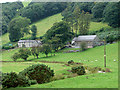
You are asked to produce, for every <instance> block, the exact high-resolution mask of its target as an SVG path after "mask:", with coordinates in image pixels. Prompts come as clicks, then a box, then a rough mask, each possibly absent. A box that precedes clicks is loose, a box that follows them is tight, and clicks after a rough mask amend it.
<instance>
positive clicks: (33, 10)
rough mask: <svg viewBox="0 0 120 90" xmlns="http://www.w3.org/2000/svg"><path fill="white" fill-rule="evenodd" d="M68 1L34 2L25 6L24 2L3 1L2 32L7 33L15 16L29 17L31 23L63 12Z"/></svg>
mask: <svg viewBox="0 0 120 90" xmlns="http://www.w3.org/2000/svg"><path fill="white" fill-rule="evenodd" d="M66 5H67V4H66V3H59V2H53V3H51V2H46V3H42V2H41V3H38V2H37V3H36V2H32V3H30V4H29V5H28V6H27V7H24V6H23V4H22V2H13V3H3V4H2V6H3V8H2V11H3V12H2V34H5V33H7V31H8V24H9V22H10V21H11V20H12V19H13V18H14V17H19V16H22V17H27V18H28V19H30V20H31V23H33V22H35V21H38V20H41V19H43V18H45V17H48V16H51V15H54V14H57V13H59V12H62V11H63V10H64V9H65V8H66Z"/></svg>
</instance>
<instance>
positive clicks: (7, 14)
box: [1, 2, 24, 34]
mask: <svg viewBox="0 0 120 90" xmlns="http://www.w3.org/2000/svg"><path fill="white" fill-rule="evenodd" d="M22 7H24V6H23V4H22V2H12V3H11V2H10V3H9V2H7V3H2V24H1V25H2V34H5V33H7V30H8V23H9V22H10V21H11V20H12V19H13V18H14V17H15V16H16V14H17V12H18V10H19V9H21V8H22Z"/></svg>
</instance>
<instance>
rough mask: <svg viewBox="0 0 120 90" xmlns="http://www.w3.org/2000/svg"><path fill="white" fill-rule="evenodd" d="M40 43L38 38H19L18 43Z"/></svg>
mask: <svg viewBox="0 0 120 90" xmlns="http://www.w3.org/2000/svg"><path fill="white" fill-rule="evenodd" d="M36 42H37V43H41V41H40V40H19V41H18V43H36Z"/></svg>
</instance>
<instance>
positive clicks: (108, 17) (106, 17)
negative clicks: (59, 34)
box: [62, 2, 120, 28]
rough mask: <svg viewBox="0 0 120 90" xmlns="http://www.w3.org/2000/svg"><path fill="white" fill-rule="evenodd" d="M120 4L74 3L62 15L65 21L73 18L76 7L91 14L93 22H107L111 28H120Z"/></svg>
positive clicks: (69, 4)
mask: <svg viewBox="0 0 120 90" xmlns="http://www.w3.org/2000/svg"><path fill="white" fill-rule="evenodd" d="M119 6H120V2H81V3H78V2H76V3H75V2H72V3H68V6H67V8H66V9H65V11H64V12H63V13H62V15H63V16H64V18H63V20H66V19H68V18H70V17H73V15H74V11H75V9H76V7H78V8H79V9H80V13H82V11H84V12H88V13H90V14H91V15H92V16H93V17H92V21H96V22H101V21H102V22H107V23H108V25H109V26H112V27H114V28H116V27H120V18H119V14H120V8H119Z"/></svg>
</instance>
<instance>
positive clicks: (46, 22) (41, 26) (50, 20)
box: [1, 13, 109, 45]
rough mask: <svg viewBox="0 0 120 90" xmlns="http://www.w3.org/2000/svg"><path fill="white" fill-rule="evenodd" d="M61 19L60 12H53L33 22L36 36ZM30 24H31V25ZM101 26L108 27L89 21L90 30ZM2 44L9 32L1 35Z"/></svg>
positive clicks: (7, 37)
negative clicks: (51, 14) (53, 13)
mask: <svg viewBox="0 0 120 90" xmlns="http://www.w3.org/2000/svg"><path fill="white" fill-rule="evenodd" d="M61 19H62V16H61V13H59V14H55V15H53V16H50V17H47V18H45V19H42V20H40V21H38V22H36V23H33V24H35V25H36V26H37V30H38V31H37V37H40V36H42V35H43V34H45V32H46V31H47V30H48V29H50V28H51V27H52V25H53V24H54V23H55V22H59V21H61ZM33 24H32V25H33ZM101 28H109V26H108V25H107V24H105V23H101V22H99V23H98V22H91V24H90V29H89V30H90V31H97V30H99V29H101ZM29 37H30V35H27V36H25V37H24V38H29ZM1 39H2V45H4V44H6V43H9V42H10V41H9V34H8V33H7V34H4V35H3V36H2V37H1Z"/></svg>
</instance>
